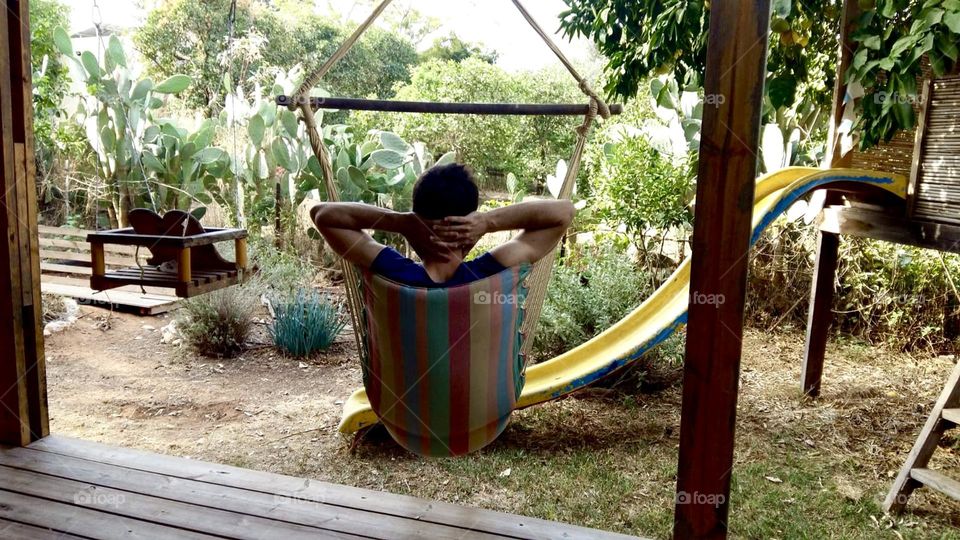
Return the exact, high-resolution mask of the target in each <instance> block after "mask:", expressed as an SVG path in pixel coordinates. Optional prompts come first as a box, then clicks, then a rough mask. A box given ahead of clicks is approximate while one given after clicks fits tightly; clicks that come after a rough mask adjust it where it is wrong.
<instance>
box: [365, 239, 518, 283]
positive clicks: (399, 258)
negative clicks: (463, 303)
mask: <svg viewBox="0 0 960 540" xmlns="http://www.w3.org/2000/svg"><path fill="white" fill-rule="evenodd" d="M504 270H506V267H505V266H504V265H502V264H500V262H499V261H497V259H496V258H495V257H494V256H493V255H491V254H490V253H484V254H483V255H480V256H479V257H477V258H475V259H471V260H469V261H464V262H462V263H460V266H459V267H458V268H457V270H456V272H455V273H454V274H453V276H452V277H451V278H450V279H448V280H447V281H444V282H442V283H438V282H436V281H434V280H433V279H432V278H431V277H430V274H428V273H427V270H426V269H425V268H424V267H423V265H421V264H419V263H417V262H415V261H412V260H410V259H409V258H407V257H404V256H403V255H401V254H400V253H398V252H397V251H396V250H395V249H393V248H391V247H384V248H383V249H382V250H381V251H380V253H379V254H377V257H376V258H375V259H374V260H373V263H372V264H371V265H370V271H371V272H373V273H375V274H378V275H381V276H383V277H385V278H387V279H389V280H391V281H395V282H397V283H402V284H404V285H409V286H411V287H425V288H440V287H453V286H455V285H463V284H465V283H471V282H473V281H477V280H480V279H483V278H486V277H489V276H493V275H496V274H499V273H500V272H502V271H504Z"/></svg>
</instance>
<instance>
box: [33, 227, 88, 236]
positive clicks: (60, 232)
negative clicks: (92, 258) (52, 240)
mask: <svg viewBox="0 0 960 540" xmlns="http://www.w3.org/2000/svg"><path fill="white" fill-rule="evenodd" d="M37 230H38V232H39V233H40V235H41V236H44V235H52V236H69V237H76V238H80V239H83V238H86V237H87V235H88V234H94V233H96V232H97V231H92V230H90V229H74V228H73V227H51V226H49V225H39V226H38V227H37Z"/></svg>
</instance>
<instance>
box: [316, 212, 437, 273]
mask: <svg viewBox="0 0 960 540" xmlns="http://www.w3.org/2000/svg"><path fill="white" fill-rule="evenodd" d="M310 219H311V220H312V221H313V224H314V225H315V226H316V227H317V230H318V231H320V234H322V235H323V237H324V239H326V241H327V244H329V245H330V247H331V248H333V250H334V251H336V252H337V254H338V255H340V256H341V257H343V258H344V259H346V260H347V261H350V262H351V263H353V264H356V265H357V266H360V267H362V268H370V265H372V264H373V261H374V259H376V258H377V255H378V254H379V253H380V251H381V250H383V248H384V246H383V244H381V243H379V242H377V241H376V240H374V239H373V237H372V236H370V235H369V234H367V233H366V232H364V231H365V230H378V231H385V232H392V233H399V234H402V235H404V236H405V237H406V238H407V240H409V241H410V244H411V245H412V246H413V248H414V249H416V250H417V251H418V252H419V253H420V254H421V256H422V255H423V254H424V252H430V253H432V252H434V251H437V250H449V249H450V246H449V244H447V243H444V242H441V241H439V239H437V238H436V236H435V235H434V233H433V230H432V228H431V226H430V224H429V223H428V222H426V221H423V220H421V219H420V218H419V217H417V216H416V215H415V214H413V213H410V212H394V211H393V210H389V209H386V208H380V207H378V206H373V205H369V204H362V203H320V204H317V205H316V206H314V207H313V208H311V209H310Z"/></svg>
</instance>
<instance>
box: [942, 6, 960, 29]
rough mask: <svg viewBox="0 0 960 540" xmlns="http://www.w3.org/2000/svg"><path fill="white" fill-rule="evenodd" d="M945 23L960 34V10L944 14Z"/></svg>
mask: <svg viewBox="0 0 960 540" xmlns="http://www.w3.org/2000/svg"><path fill="white" fill-rule="evenodd" d="M943 24H944V25H945V26H946V27H947V28H949V29H950V31H951V32H953V33H954V34H960V11H958V12H953V13H947V14H946V15H944V16H943Z"/></svg>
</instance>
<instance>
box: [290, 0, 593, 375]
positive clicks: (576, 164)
mask: <svg viewBox="0 0 960 540" xmlns="http://www.w3.org/2000/svg"><path fill="white" fill-rule="evenodd" d="M511 1H512V2H513V5H514V6H516V8H517V10H519V11H520V14H521V15H522V16H523V18H524V19H525V20H526V21H527V23H528V24H529V25H530V26H531V27H532V28H533V29H534V31H536V33H537V34H538V35H539V36H540V38H541V39H542V40H543V42H544V43H546V45H547V47H549V48H550V50H551V51H552V52H553V54H554V55H555V56H556V57H557V58H558V59H559V60H560V62H561V63H562V64H563V65H564V67H565V68H566V69H567V71H568V72H570V75H571V76H573V78H574V79H575V80H576V81H577V85H578V86H579V88H580V91H581V92H583V93H584V95H586V96H587V97H588V98H589V99H590V103H589V108H588V112H587V114H586V115H585V116H584V119H583V124H581V125H580V126H578V127H577V128H576V133H577V142H576V144H575V146H574V149H573V154H572V155H571V157H570V163H569V165H568V167H567V174H566V175H565V177H564V179H563V184H562V185H561V187H560V192H559V193H558V197H557V198H558V199H569V198H570V197H571V196H572V194H573V188H574V186H575V185H576V180H577V176H578V175H579V172H580V166H581V163H582V158H583V153H584V149H585V148H586V143H587V138H588V137H589V134H590V129H591V127H592V126H593V124H594V122H595V121H596V119H597V117H598V116H599V117H601V118H603V119H607V118H610V116H611V111H610V106H609V105H608V104H607V103H606V101H604V100H603V98H601V97H600V96H599V95H598V94H597V93H596V92H595V91H594V90H593V88H591V86H590V83H589V81H587V79H585V78H584V77H583V76H582V75H580V73H579V72H578V71H577V69H576V67H575V66H574V65H573V63H572V62H570V60H569V59H568V58H567V57H566V56H565V55H564V54H563V51H561V50H560V48H559V47H557V45H556V43H554V42H553V40H552V39H551V38H550V36H549V35H548V34H547V33H546V32H544V30H543V28H541V27H540V25H539V24H537V22H536V20H534V18H533V16H531V15H530V12H529V11H527V9H526V8H525V7H524V6H523V4H522V3H520V0H511ZM391 2H392V0H383V1H382V2H380V4H379V5H377V7H376V8H375V9H374V10H373V12H372V13H371V14H370V16H369V17H367V19H366V20H365V21H364V22H363V23H362V24H361V25H360V26H359V27H358V28H357V29H356V30H355V31H354V32H353V34H351V35H350V37H349V38H347V40H346V41H345V42H344V43H343V44H342V45H341V46H340V48H339V49H337V51H336V52H335V53H334V54H333V56H331V57H330V58H329V59H328V60H327V61H326V62H325V63H324V64H323V65H322V66H320V68H318V69H317V70H316V71H315V72H314V73H313V74H312V75H311V76H310V77H308V78H306V79H305V80H304V82H303V84H302V85H301V86H300V88H299V89H298V90H297V92H296V93H295V94H294V95H293V96H292V98H293V99H291V100H290V103H288V104H287V106H288V107H289V109H290V110H296V109H299V110H300V112H301V120H302V121H303V122H304V124H306V127H307V130H306V131H307V136H308V137H309V139H310V146H311V147H312V149H313V152H314V154H315V155H316V157H317V160H318V161H319V162H320V167H321V170H322V172H323V177H324V185H325V186H326V188H327V198H328V199H329V200H330V201H333V202H337V201H339V200H340V192H339V189H338V188H337V184H336V179H335V178H334V174H333V166H332V164H331V160H330V155H329V152H328V150H327V148H326V145H325V144H324V142H323V137H322V136H321V134H320V130H319V128H318V126H317V121H316V116H315V113H314V111H313V108H312V107H311V104H310V91H311V90H312V89H313V88H314V87H315V86H317V84H319V83H320V80H321V79H323V77H324V76H325V75H326V74H327V73H328V72H329V71H330V70H331V69H332V68H333V66H334V65H336V64H337V62H339V61H340V60H341V59H342V58H343V57H344V56H346V54H347V53H348V52H350V49H351V48H352V47H353V46H354V45H355V44H356V43H357V41H359V40H360V38H361V37H362V36H363V34H364V32H366V31H367V29H369V28H370V26H372V25H373V23H374V22H375V21H376V20H377V18H378V17H379V16H380V15H381V14H382V13H383V11H384V10H385V9H386V8H387V6H389V5H390V3H391ZM556 258H557V249H556V248H554V250H553V251H551V252H550V254H548V255H547V256H546V257H544V258H542V259H541V260H539V261H537V263H536V264H535V265H534V268H533V271H532V272H531V274H530V276H529V277H528V278H527V282H528V283H530V287H529V291H528V294H527V300H526V305H525V306H524V309H525V311H526V314H525V317H524V321H523V325H522V327H521V331H520V333H521V335H522V337H523V345H522V347H521V354H522V355H523V357H524V359H526V358H528V357H529V352H530V350H531V349H532V348H533V341H534V340H533V338H534V334H535V331H536V328H537V323H538V321H539V319H540V314H541V313H542V310H543V302H544V300H545V298H546V293H547V286H548V285H549V282H550V276H551V274H552V270H553V265H554V262H555V261H556ZM340 266H341V269H342V271H343V277H344V281H345V288H346V291H347V304H348V307H349V308H350V316H351V320H352V322H353V327H354V338H355V339H356V341H357V350H358V351H360V354H361V355H365V354H366V346H365V344H366V340H365V339H364V337H365V334H366V329H365V325H364V323H363V299H362V296H361V293H360V283H359V279H358V276H357V273H356V269H355V268H354V267H353V265H351V264H349V263H347V262H346V261H345V260H343V259H341V260H340Z"/></svg>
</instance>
